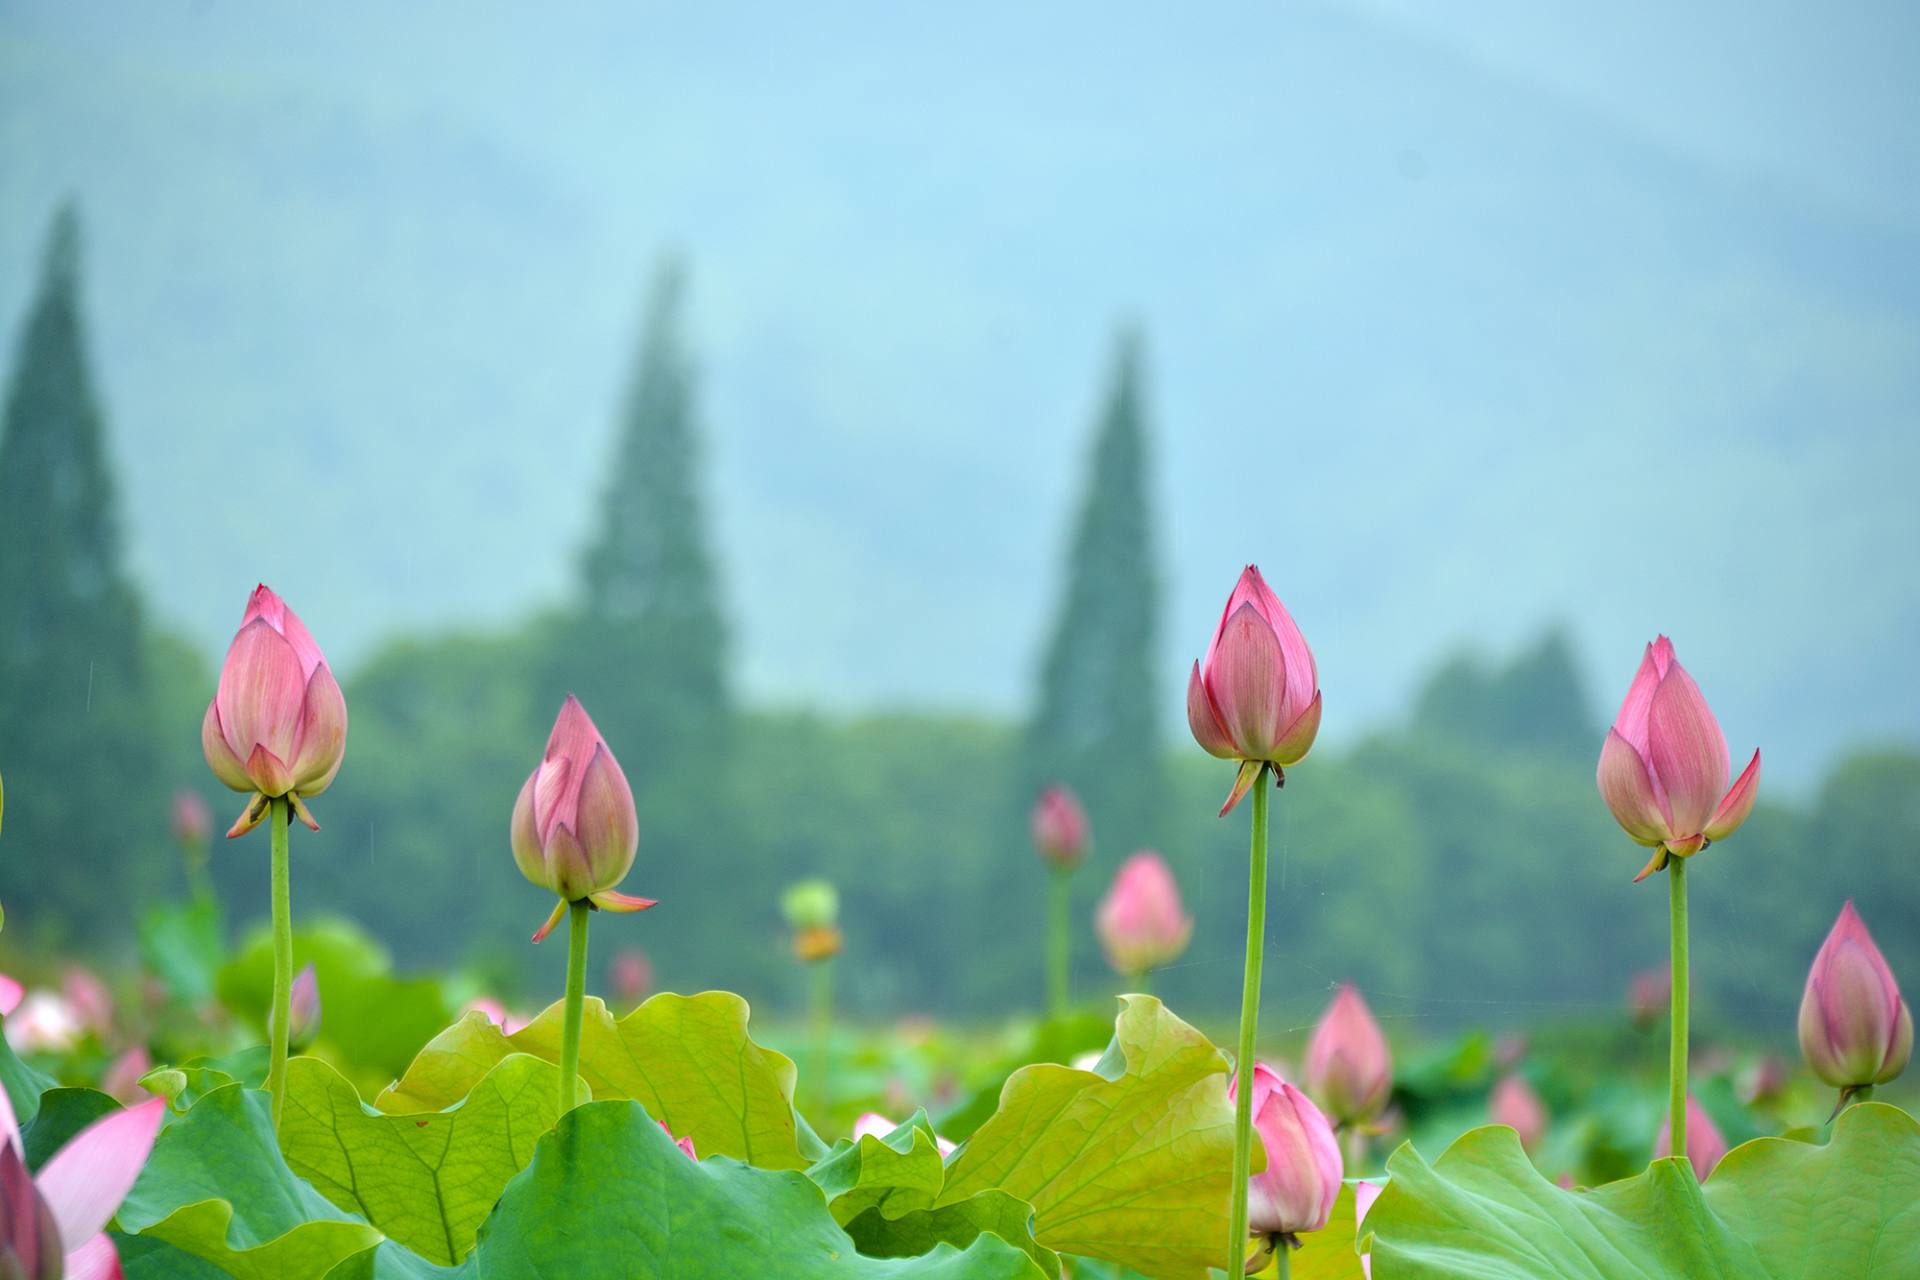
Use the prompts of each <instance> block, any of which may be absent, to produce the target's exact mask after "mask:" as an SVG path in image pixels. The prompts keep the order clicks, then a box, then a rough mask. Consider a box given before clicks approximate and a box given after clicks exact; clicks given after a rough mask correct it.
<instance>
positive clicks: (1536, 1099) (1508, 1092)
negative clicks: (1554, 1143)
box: [1487, 1075, 1547, 1151]
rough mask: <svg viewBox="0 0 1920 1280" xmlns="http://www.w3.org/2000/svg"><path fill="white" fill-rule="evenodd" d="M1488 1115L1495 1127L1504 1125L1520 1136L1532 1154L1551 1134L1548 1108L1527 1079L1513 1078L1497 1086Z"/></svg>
mask: <svg viewBox="0 0 1920 1280" xmlns="http://www.w3.org/2000/svg"><path fill="white" fill-rule="evenodd" d="M1487 1114H1488V1115H1490V1116H1492V1117H1493V1122H1494V1123H1495V1124H1504V1125H1506V1126H1507V1127H1508V1128H1509V1129H1512V1130H1513V1131H1514V1132H1515V1133H1517V1134H1519V1135H1520V1145H1521V1146H1522V1147H1524V1148H1526V1149H1527V1150H1528V1151H1531V1150H1533V1149H1534V1148H1535V1147H1537V1146H1539V1145H1540V1139H1542V1138H1544V1137H1545V1136H1546V1134H1547V1107H1546V1104H1545V1103H1543V1102H1541V1101H1540V1095H1539V1094H1537V1093H1535V1092H1534V1091H1533V1086H1532V1085H1530V1084H1528V1083H1527V1081H1526V1077H1524V1076H1518V1075H1510V1076H1506V1077H1504V1078H1503V1079H1502V1080H1501V1081H1500V1083H1499V1084H1497V1085H1495V1086H1494V1087H1493V1094H1492V1096H1490V1097H1489V1098H1488V1099H1487Z"/></svg>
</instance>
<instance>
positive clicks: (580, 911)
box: [560, 898, 591, 1115]
mask: <svg viewBox="0 0 1920 1280" xmlns="http://www.w3.org/2000/svg"><path fill="white" fill-rule="evenodd" d="M590 909H591V905H590V904H589V903H588V902H587V900H586V899H585V898H578V899H575V900H574V901H572V902H569V903H568V904H567V1013H566V1021H565V1022H564V1023H563V1024H562V1029H561V1032H560V1114H561V1115H565V1114H566V1113H567V1112H569V1111H571V1110H573V1106H574V1103H575V1101H576V1100H577V1099H576V1090H577V1089H578V1088H579V1085H578V1084H577V1083H576V1082H577V1080H578V1078H579V1075H580V1014H581V1011H582V1009H584V1008H585V1006H586V1002H587V912H588V911H589V910H590Z"/></svg>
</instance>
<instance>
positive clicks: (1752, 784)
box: [1705, 751, 1760, 840]
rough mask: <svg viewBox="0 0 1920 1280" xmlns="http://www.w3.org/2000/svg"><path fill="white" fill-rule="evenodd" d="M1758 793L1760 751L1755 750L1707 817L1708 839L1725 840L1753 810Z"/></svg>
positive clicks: (1706, 833)
mask: <svg viewBox="0 0 1920 1280" xmlns="http://www.w3.org/2000/svg"><path fill="white" fill-rule="evenodd" d="M1759 793H1760V753H1759V752H1758V751H1755V752H1754V753H1753V759H1751V760H1749V761H1748V762H1747V767H1746V768H1745V769H1743V770H1741V771H1740V776H1739V777H1738V778H1735V779H1734V780H1733V786H1732V787H1730V788H1728V790H1727V794H1726V795H1724V796H1722V797H1721V799H1720V804H1719V806H1718V807H1717V808H1715V809H1714V811H1713V816H1712V817H1711V818H1708V819H1707V829H1706V832H1705V835H1706V837H1707V839H1709V840H1725V839H1726V838H1727V837H1728V836H1730V835H1732V834H1733V833H1734V831H1735V830H1737V829H1738V828H1739V826H1740V824H1741V823H1743V822H1745V821H1746V820H1747V816H1748V815H1749V814H1751V813H1752V812H1753V800H1754V797H1755V796H1757V795H1758V794H1759Z"/></svg>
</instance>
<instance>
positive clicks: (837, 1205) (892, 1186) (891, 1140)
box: [807, 1111, 947, 1227]
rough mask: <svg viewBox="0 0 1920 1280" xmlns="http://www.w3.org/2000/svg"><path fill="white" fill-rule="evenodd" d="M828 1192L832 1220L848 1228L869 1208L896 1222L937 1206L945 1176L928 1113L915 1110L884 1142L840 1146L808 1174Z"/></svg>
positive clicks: (877, 1139) (878, 1139)
mask: <svg viewBox="0 0 1920 1280" xmlns="http://www.w3.org/2000/svg"><path fill="white" fill-rule="evenodd" d="M807 1176H808V1177H809V1178H812V1179H813V1181H814V1182H815V1183H816V1184H817V1185H818V1186H819V1188H820V1189H821V1190H822V1191H823V1192H825V1193H826V1196H827V1205H828V1207H829V1208H830V1209H832V1211H833V1220H834V1221H835V1222H838V1223H839V1224H840V1225H841V1226H843V1227H844V1226H845V1225H846V1224H847V1223H849V1222H851V1221H852V1220H853V1219H855V1218H857V1217H859V1216H860V1215H861V1214H863V1213H865V1212H866V1211H867V1210H869V1209H876V1208H877V1209H880V1210H882V1211H883V1212H884V1213H885V1215H886V1216H887V1217H890V1218H898V1217H900V1216H902V1215H903V1214H907V1213H910V1212H912V1211H914V1210H916V1209H927V1208H931V1207H932V1206H933V1202H934V1199H935V1198H936V1197H938V1196H939V1194H940V1191H941V1188H942V1187H944V1186H945V1185H946V1181H947V1171H946V1169H945V1167H944V1164H943V1161H942V1158H941V1155H940V1148H939V1145H938V1143H937V1142H936V1141H935V1139H934V1134H933V1125H932V1122H930V1121H929V1120H928V1119H927V1113H926V1112H924V1111H917V1112H915V1113H914V1114H913V1116H912V1117H911V1118H910V1119H908V1120H907V1121H906V1122H905V1123H903V1124H901V1125H899V1126H898V1127H896V1128H895V1129H894V1130H893V1132H892V1133H889V1134H887V1135H886V1136H885V1137H875V1136H874V1135H872V1134H867V1135H866V1136H864V1137H862V1138H861V1139H860V1140H859V1141H858V1142H847V1141H841V1142H836V1143H834V1144H833V1150H832V1151H831V1152H830V1153H829V1154H828V1155H827V1157H826V1158H825V1159H823V1160H819V1161H816V1162H815V1163H814V1164H813V1165H811V1166H809V1167H808V1169H807Z"/></svg>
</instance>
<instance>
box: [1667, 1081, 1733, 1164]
mask: <svg viewBox="0 0 1920 1280" xmlns="http://www.w3.org/2000/svg"><path fill="white" fill-rule="evenodd" d="M1672 1154H1673V1132H1672V1126H1670V1125H1669V1124H1668V1123H1667V1117H1666V1116H1661V1117H1660V1136H1659V1137H1657V1138H1655V1139H1654V1140H1653V1158H1654V1159H1656V1160H1664V1159H1666V1158H1667V1157H1668V1156H1670V1155H1672ZM1725 1154H1727V1140H1726V1139H1725V1138H1723V1137H1721V1136H1720V1130H1719V1129H1718V1128H1717V1127H1715V1125H1714V1123H1713V1118H1712V1117H1711V1116H1709V1115H1708V1114H1707V1113H1706V1111H1705V1110H1704V1109H1702V1107H1701V1106H1700V1104H1699V1103H1698V1102H1695V1101H1694V1100H1693V1095H1692V1094H1688V1095H1687V1160H1688V1161H1689V1162H1690V1163H1691V1164H1692V1165H1693V1176H1694V1177H1696V1178H1698V1179H1700V1181H1702V1182H1705V1181H1706V1180H1707V1175H1708V1174H1710V1173H1712V1172H1713V1166H1715V1165H1717V1164H1719V1163H1720V1157H1721V1156H1724V1155H1725Z"/></svg>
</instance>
